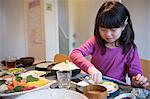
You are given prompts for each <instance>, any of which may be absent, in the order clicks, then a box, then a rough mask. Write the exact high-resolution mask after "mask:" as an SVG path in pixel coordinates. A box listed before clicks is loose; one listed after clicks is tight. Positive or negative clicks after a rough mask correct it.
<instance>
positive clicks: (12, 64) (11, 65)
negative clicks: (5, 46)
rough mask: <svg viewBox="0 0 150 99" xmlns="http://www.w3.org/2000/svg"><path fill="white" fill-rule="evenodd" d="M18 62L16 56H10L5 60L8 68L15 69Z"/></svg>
mask: <svg viewBox="0 0 150 99" xmlns="http://www.w3.org/2000/svg"><path fill="white" fill-rule="evenodd" d="M16 60H17V58H16V57H15V56H8V57H6V58H5V63H6V66H7V68H8V69H9V68H15V67H16Z"/></svg>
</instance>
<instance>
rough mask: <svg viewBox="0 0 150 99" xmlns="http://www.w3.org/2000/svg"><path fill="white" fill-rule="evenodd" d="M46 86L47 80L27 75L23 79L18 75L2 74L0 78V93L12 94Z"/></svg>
mask: <svg viewBox="0 0 150 99" xmlns="http://www.w3.org/2000/svg"><path fill="white" fill-rule="evenodd" d="M46 84H48V80H47V79H45V78H41V77H33V76H32V75H28V76H26V77H25V78H23V77H21V76H19V75H10V74H7V73H6V74H4V75H2V76H1V77H0V93H4V94H6V93H14V92H21V91H26V90H31V89H34V88H37V87H41V86H44V85H46Z"/></svg>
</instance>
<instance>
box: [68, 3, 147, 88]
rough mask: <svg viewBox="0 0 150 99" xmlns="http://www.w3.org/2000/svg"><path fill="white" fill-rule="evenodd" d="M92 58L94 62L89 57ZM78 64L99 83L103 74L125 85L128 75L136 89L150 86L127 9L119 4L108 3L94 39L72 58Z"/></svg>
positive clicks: (98, 14) (101, 11)
mask: <svg viewBox="0 0 150 99" xmlns="http://www.w3.org/2000/svg"><path fill="white" fill-rule="evenodd" d="M88 55H91V56H92V58H91V62H89V61H88V60H86V58H85V57H86V56H88ZM70 58H71V60H72V62H73V63H74V64H76V65H77V66H79V67H80V68H81V69H82V70H83V71H85V72H87V73H88V74H89V75H90V76H91V78H92V79H93V80H94V81H95V82H99V81H100V80H101V79H102V74H103V75H106V76H109V77H112V78H115V79H118V80H120V81H124V82H125V76H126V74H127V73H128V75H129V77H130V78H131V84H132V85H133V86H135V87H146V86H148V85H149V83H148V82H147V78H146V77H144V76H143V72H142V69H141V65H140V59H139V56H138V52H137V47H136V45H135V43H134V31H133V28H132V22H131V19H130V14H129V12H128V10H127V8H126V7H125V6H124V5H123V4H121V3H120V2H117V1H106V2H105V3H104V4H103V5H102V6H101V8H100V9H99V11H98V13H97V16H96V21H95V29H94V36H93V37H91V38H89V39H88V40H87V41H86V42H85V43H84V44H82V45H81V46H80V47H79V48H76V49H74V50H73V51H72V53H71V54H70Z"/></svg>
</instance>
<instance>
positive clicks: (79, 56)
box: [70, 36, 95, 72]
mask: <svg viewBox="0 0 150 99" xmlns="http://www.w3.org/2000/svg"><path fill="white" fill-rule="evenodd" d="M94 43H95V37H94V36H93V37H91V38H90V39H88V40H87V41H86V42H85V43H84V44H82V45H81V46H80V47H78V48H76V49H74V50H73V51H72V52H71V54H70V59H71V60H72V62H73V63H74V64H75V65H77V66H78V67H79V68H80V69H81V70H83V71H85V72H87V71H88V68H89V67H91V66H94V65H93V64H92V63H91V62H90V61H88V60H87V59H86V56H89V55H91V54H92V53H93V49H94Z"/></svg>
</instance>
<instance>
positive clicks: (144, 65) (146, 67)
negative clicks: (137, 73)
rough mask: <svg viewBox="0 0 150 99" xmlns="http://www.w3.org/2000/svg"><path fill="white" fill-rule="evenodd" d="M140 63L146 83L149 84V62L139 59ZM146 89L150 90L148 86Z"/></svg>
mask: <svg viewBox="0 0 150 99" xmlns="http://www.w3.org/2000/svg"><path fill="white" fill-rule="evenodd" d="M140 61H141V65H142V69H143V72H144V75H145V76H146V77H147V78H148V81H149V83H150V60H144V59H141V60H140ZM148 88H149V89H150V85H149V86H148Z"/></svg>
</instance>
